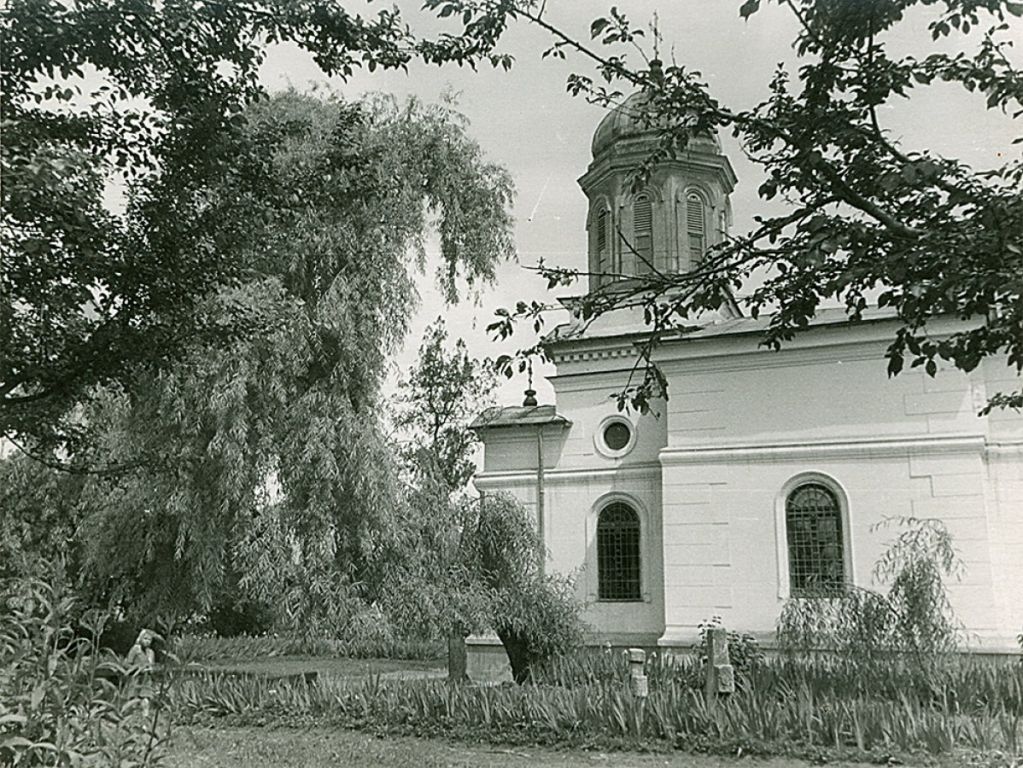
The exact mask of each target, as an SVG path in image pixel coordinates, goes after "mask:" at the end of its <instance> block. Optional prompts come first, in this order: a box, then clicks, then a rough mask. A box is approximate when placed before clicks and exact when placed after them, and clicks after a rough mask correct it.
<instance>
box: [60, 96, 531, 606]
mask: <svg viewBox="0 0 1023 768" xmlns="http://www.w3.org/2000/svg"><path fill="white" fill-rule="evenodd" d="M244 137H245V142H244V148H245V151H244V152H241V153H239V155H238V156H237V158H236V159H235V161H234V163H233V165H232V168H231V169H230V173H229V174H227V176H226V177H225V180H224V183H223V184H221V185H218V186H216V187H215V188H212V189H211V193H210V195H209V198H208V202H207V204H208V206H209V211H208V215H209V217H210V218H211V220H216V221H220V222H221V224H222V227H223V231H222V233H221V234H222V237H220V238H219V242H220V243H221V244H222V247H224V248H229V249H232V250H233V253H232V254H230V258H231V259H233V260H237V261H238V262H240V263H244V264H245V265H246V270H245V273H244V275H243V277H242V279H240V280H239V281H238V282H237V284H236V285H234V286H232V287H228V288H225V289H222V290H221V291H219V292H218V293H217V294H215V295H214V296H212V297H211V298H210V299H208V300H206V301H204V302H201V303H200V304H199V305H198V306H197V309H196V311H198V312H200V313H203V315H204V317H205V318H206V319H207V321H208V322H209V323H210V324H212V325H215V324H216V323H218V322H221V321H223V322H230V318H233V317H235V316H237V315H244V316H245V317H247V318H249V322H250V323H252V326H251V327H252V329H253V330H252V332H250V333H248V334H246V335H245V336H244V337H243V338H239V339H236V340H235V341H234V342H233V343H231V344H229V345H226V346H224V347H222V348H217V349H214V348H210V347H209V346H208V345H206V344H204V343H197V344H196V345H195V347H194V348H193V349H192V350H191V352H190V354H188V355H187V356H186V357H185V358H184V359H183V360H182V361H181V362H179V363H178V364H177V365H175V366H174V367H172V368H171V369H169V370H167V371H164V372H161V373H159V374H155V375H152V376H150V377H147V378H145V379H143V380H139V381H137V382H135V383H133V384H132V385H131V386H128V387H123V388H120V389H114V388H107V389H105V390H103V391H101V392H100V393H99V394H98V395H97V396H95V397H94V398H92V405H91V406H90V408H89V409H88V410H87V411H86V413H85V417H84V419H83V420H84V421H85V422H87V423H89V424H90V425H92V426H93V427H95V428H96V430H95V431H96V432H98V435H99V436H98V438H97V439H96V441H95V442H93V443H92V444H91V445H90V449H89V451H88V452H85V453H83V454H82V455H81V456H80V457H79V460H81V461H84V462H86V463H87V464H89V463H91V462H93V461H95V460H96V459H97V458H98V457H102V459H103V460H104V461H107V462H111V461H112V462H116V463H118V464H120V465H138V466H136V467H135V468H134V469H132V470H130V471H125V472H120V473H117V474H114V475H103V476H94V477H92V478H90V480H89V482H88V483H86V484H85V487H84V489H83V490H82V492H81V497H80V499H81V504H82V506H83V507H84V508H85V509H86V513H85V515H84V520H83V522H82V524H81V532H82V535H81V538H80V540H81V541H82V542H83V546H85V548H86V554H85V558H84V559H85V564H86V566H85V574H86V577H87V582H88V584H89V586H90V587H91V589H92V590H93V592H94V593H95V594H99V595H108V594H109V595H112V596H116V597H117V598H118V599H120V600H121V601H122V602H124V603H125V604H127V605H130V606H132V607H133V609H135V610H136V611H138V612H140V613H143V614H146V615H152V614H153V613H161V612H162V613H171V614H175V615H182V614H184V613H188V612H189V611H191V610H194V609H195V608H197V607H199V608H201V607H203V606H209V605H210V604H211V603H212V602H213V601H215V600H216V599H217V596H218V593H220V592H221V591H222V590H223V589H224V588H225V586H228V585H230V583H231V580H232V574H233V575H234V576H237V575H238V574H239V573H240V572H244V573H246V574H247V575H248V577H249V580H248V585H247V586H248V587H249V588H250V593H252V594H254V595H255V596H257V597H258V596H260V595H262V596H263V597H265V598H266V599H267V600H268V601H270V602H272V603H273V604H274V605H276V606H277V607H278V608H280V609H281V610H282V612H283V614H284V615H283V619H284V620H290V621H291V622H293V623H294V624H296V625H302V624H305V625H306V626H308V623H309V621H310V620H311V619H312V618H315V617H320V618H322V617H323V616H325V615H327V614H330V613H331V612H332V611H333V612H337V611H338V610H343V608H344V601H343V600H342V599H341V597H342V593H343V591H344V589H345V587H346V585H347V586H349V587H351V588H352V590H354V591H357V592H358V596H359V597H361V598H366V599H372V597H373V589H374V584H375V583H377V581H378V579H377V575H378V574H379V573H380V570H379V569H380V568H381V567H382V563H383V561H384V560H385V559H386V558H387V557H389V556H391V554H393V552H394V551H395V547H397V546H398V544H399V542H398V539H397V537H398V535H399V534H398V531H399V528H400V497H401V489H400V487H399V486H398V481H397V472H396V471H395V467H394V463H393V460H392V452H391V449H390V448H389V447H388V445H387V444H386V441H385V440H384V438H383V436H382V433H381V429H380V423H379V408H380V385H381V382H382V379H383V377H384V375H385V367H386V361H387V356H388V354H389V353H390V352H392V351H393V350H394V349H395V346H396V345H397V344H398V343H399V342H400V341H401V340H402V339H403V337H404V334H405V330H406V328H407V325H408V320H409V315H410V312H411V311H412V309H413V308H414V306H415V303H416V298H417V294H416V289H415V281H416V279H418V278H419V275H420V273H421V272H422V271H423V269H424V267H425V264H426V259H425V246H426V242H427V238H429V237H431V236H432V235H433V233H436V236H437V237H438V238H439V242H440V255H441V262H442V268H441V270H440V272H439V274H438V275H437V279H438V280H439V282H440V285H441V287H442V289H443V291H444V293H445V295H446V296H447V298H448V299H449V300H450V301H455V300H456V299H457V298H458V295H459V293H460V292H462V291H464V290H471V289H472V288H473V286H476V285H478V284H479V283H480V282H481V281H488V280H490V279H492V278H493V275H494V268H495V265H496V263H497V262H498V261H499V260H501V259H503V258H506V257H508V256H509V255H510V254H511V253H512V247H511V240H510V234H509V233H510V224H511V221H510V217H509V214H508V208H509V205H510V201H511V195H512V187H511V183H510V181H509V178H508V175H507V174H506V172H505V171H504V170H502V169H501V168H499V167H497V166H494V165H492V164H490V163H488V162H487V161H486V160H485V159H484V158H483V156H482V154H481V151H480V149H479V148H478V146H477V145H476V144H475V143H474V142H473V141H472V140H471V139H470V138H469V137H468V136H467V134H466V132H465V125H464V121H463V120H462V118H460V116H459V115H457V114H456V113H455V112H453V111H452V110H450V109H448V108H445V107H427V106H423V105H421V104H418V103H415V102H412V103H409V104H405V105H399V104H397V103H396V102H394V101H393V100H389V99H385V98H379V99H374V100H371V101H369V102H366V103H346V102H343V101H340V100H320V99H316V98H312V97H309V96H301V95H298V94H296V93H288V94H285V95H281V96H278V97H275V98H273V99H270V100H268V101H262V102H259V103H257V104H255V105H253V106H251V107H250V108H249V109H248V110H247V112H246V113H245V126H244ZM239 564H243V565H239ZM353 585H357V586H353ZM335 618H337V617H335Z"/></svg>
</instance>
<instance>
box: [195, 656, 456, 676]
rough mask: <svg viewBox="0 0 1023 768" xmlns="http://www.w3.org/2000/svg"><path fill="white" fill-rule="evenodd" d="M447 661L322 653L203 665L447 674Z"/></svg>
mask: <svg viewBox="0 0 1023 768" xmlns="http://www.w3.org/2000/svg"><path fill="white" fill-rule="evenodd" d="M445 664H446V662H445V661H443V660H440V659H436V660H426V661H421V660H411V661H410V660H407V659H348V658H333V657H323V656H271V657H266V658H257V659H249V660H245V661H242V660H240V659H223V660H220V661H210V662H207V663H205V664H203V665H202V666H203V667H204V668H205V669H208V670H211V671H215V672H245V673H249V674H257V675H266V676H267V677H284V676H287V675H300V674H302V673H304V672H317V673H319V674H321V675H327V676H333V677H368V676H370V675H381V676H382V677H439V676H442V675H444V674H445V670H446V666H445Z"/></svg>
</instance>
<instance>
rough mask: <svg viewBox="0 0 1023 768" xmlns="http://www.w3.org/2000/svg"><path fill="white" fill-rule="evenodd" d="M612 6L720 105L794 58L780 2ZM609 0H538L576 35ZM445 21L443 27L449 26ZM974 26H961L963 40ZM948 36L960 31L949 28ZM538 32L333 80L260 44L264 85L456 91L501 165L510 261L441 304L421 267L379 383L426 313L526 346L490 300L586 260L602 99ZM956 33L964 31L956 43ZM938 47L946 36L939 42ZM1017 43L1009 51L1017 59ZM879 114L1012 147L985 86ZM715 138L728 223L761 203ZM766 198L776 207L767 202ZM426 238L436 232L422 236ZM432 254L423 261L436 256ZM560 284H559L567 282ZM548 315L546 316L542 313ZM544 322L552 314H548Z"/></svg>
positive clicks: (358, 6) (925, 143)
mask: <svg viewBox="0 0 1023 768" xmlns="http://www.w3.org/2000/svg"><path fill="white" fill-rule="evenodd" d="M615 4H616V5H617V7H618V8H619V10H621V11H622V12H624V13H625V14H626V15H627V16H628V17H629V18H630V19H632V20H633V21H634V22H636V23H639V24H643V25H648V24H649V23H650V22H651V21H652V19H653V16H654V14H655V13H656V14H657V18H658V24H657V26H658V29H659V30H660V32H661V36H662V38H663V42H662V43H661V47H660V57H661V58H662V59H665V60H667V61H671V60H672V59H674V60H675V61H676V62H677V63H678V64H680V65H683V66H686V67H689V68H693V69H696V70H699V71H700V72H701V73H702V74H703V76H704V79H705V81H706V82H707V83H708V84H709V85H710V88H711V93H712V95H714V96H715V97H716V98H718V99H719V100H720V101H721V102H722V103H723V104H725V105H726V106H730V107H735V108H741V107H750V106H753V105H754V104H756V103H758V102H759V101H761V100H762V99H764V98H765V97H766V95H767V85H768V81H769V79H770V77H771V74H772V73H773V71H774V69H775V67H776V66H777V65H778V64H779V63H785V64H786V65H788V66H789V68H790V71H791V70H794V69H795V65H796V62H797V59H796V57H795V54H794V52H793V51H792V49H791V41H792V40H793V39H794V37H795V33H796V21H795V19H794V18H793V17H792V16H791V14H790V13H789V12H788V11H787V10H786V9H785V8H784V7H782V6H780V5H778V4H775V3H765V4H764V7H763V8H762V9H761V11H760V12H759V13H757V14H755V15H754V16H752V17H751V19H750V20H749V21H743V20H742V19H741V18H740V17H739V13H738V9H739V6H740V5H741V2H740V0H671V1H670V2H660V3H658V2H651V1H650V0H617V2H616V3H615ZM345 5H346V6H347V7H349V8H350V9H351V10H352V11H353V12H360V13H363V14H374V13H376V12H377V11H378V10H379V9H380V8H381V7H382V6H381V4H380V3H371V2H363V1H362V0H348V1H347V2H345ZM397 5H398V7H399V8H400V9H401V11H402V13H403V14H404V15H406V16H407V17H408V19H409V21H410V23H411V24H412V26H413V29H414V30H416V31H417V32H419V33H420V34H423V35H426V34H430V33H435V32H436V31H437V30H438V29H443V28H445V27H444V24H443V23H442V22H440V21H439V20H437V19H435V18H432V17H430V16H427V15H424V13H423V12H421V11H420V10H419V6H420V5H421V0H414V1H413V2H405V1H402V2H398V3H397ZM610 5H611V2H609V1H608V0H604V1H603V2H602V1H601V0H548V2H547V8H546V12H545V13H546V18H547V19H548V20H549V21H550V22H551V23H553V24H554V25H555V26H558V27H560V28H562V29H564V31H566V32H567V33H569V34H570V35H572V36H574V37H576V38H578V39H581V40H588V39H589V25H590V22H591V21H592V20H593V19H594V18H597V17H599V16H603V15H606V14H607V11H608V7H609V6H610ZM901 26H902V27H903V28H904V29H905V32H904V33H902V34H900V35H899V36H898V37H897V38H892V39H891V45H892V49H893V51H896V52H898V53H902V54H911V53H912V54H915V55H917V56H918V57H920V58H922V57H923V56H925V55H926V54H927V53H929V52H931V51H933V50H935V44H934V43H932V42H931V40H930V36H929V35H928V34H927V32H926V29H925V19H924V18H923V16H922V15H921V14H919V13H917V14H915V15H911V16H909V17H908V18H907V21H906V22H905V23H904V24H903V25H901ZM451 31H456V30H455V29H453V28H452V29H451ZM1010 34H1011V35H1013V36H1014V37H1015V38H1016V39H1018V40H1020V41H1023V22H1021V21H1020V20H1019V19H1014V21H1013V28H1012V30H1011V31H1010ZM976 39H977V38H976V37H975V36H974V38H973V40H976ZM954 42H959V38H956V39H955V40H954ZM550 44H551V38H550V37H549V35H548V33H547V32H545V31H544V30H542V29H540V28H538V27H536V26H533V25H530V24H529V23H528V22H518V23H515V24H513V26H512V27H511V28H510V29H509V30H508V32H507V33H506V35H505V37H504V38H503V39H502V42H501V49H502V51H504V52H507V53H510V54H512V55H513V56H514V57H515V64H514V66H513V67H512V69H511V71H509V72H505V71H504V70H500V69H498V70H494V69H491V68H490V67H489V65H486V66H482V67H481V68H480V69H479V70H478V71H475V72H474V71H473V70H472V69H470V68H458V67H453V66H448V65H445V66H443V67H435V66H427V65H424V64H419V63H416V64H414V65H412V66H411V67H410V69H409V72H408V73H407V74H406V73H404V72H397V71H393V72H377V73H374V74H369V73H356V75H355V76H353V77H352V78H350V79H349V80H348V81H347V82H344V81H342V80H340V79H337V78H332V79H328V78H326V77H324V76H323V74H322V73H321V72H320V71H319V69H318V68H317V67H316V65H315V64H314V63H313V61H312V60H311V58H309V57H308V55H306V54H305V53H304V52H302V51H301V50H299V49H297V48H295V47H292V46H287V45H281V46H277V47H276V48H274V49H273V50H271V51H270V53H269V55H268V57H267V61H266V63H265V65H264V67H263V71H262V73H261V77H262V80H263V82H264V83H265V84H266V85H267V87H268V88H269V89H271V90H279V89H283V88H287V87H295V88H297V89H299V90H306V89H309V88H312V87H314V86H319V87H323V86H324V85H326V86H328V87H329V88H330V89H331V90H333V91H335V92H337V93H340V94H341V95H342V96H344V97H345V98H348V99H356V98H359V97H360V96H361V95H363V94H365V93H368V92H374V91H382V92H387V93H391V94H394V95H396V96H398V97H399V98H404V97H407V96H414V97H416V98H418V99H421V100H423V101H426V102H436V101H439V100H441V98H442V97H443V96H444V94H447V93H452V92H454V93H456V94H458V100H457V107H458V109H459V111H461V112H462V113H463V114H465V115H466V117H467V118H468V119H469V123H470V124H469V128H468V132H469V134H470V136H472V137H473V138H474V139H475V140H476V141H477V142H478V143H479V144H480V146H481V147H482V149H483V151H484V153H485V154H486V155H487V157H488V159H490V160H491V161H493V162H496V163H499V164H501V165H503V166H504V167H505V168H507V169H508V170H509V171H510V173H511V175H512V178H513V179H514V182H515V186H516V190H517V194H516V200H515V207H514V216H515V229H514V237H515V243H516V249H517V253H518V263H507V264H504V265H502V266H501V268H500V269H499V270H498V275H497V280H496V283H495V285H493V286H491V287H489V288H488V289H486V290H484V291H483V292H482V293H481V294H480V295H479V296H478V297H477V300H476V301H475V302H473V301H469V302H462V303H460V304H459V305H458V306H455V307H446V306H445V305H444V302H443V299H442V297H441V295H440V293H439V292H438V291H437V290H436V288H435V287H434V286H433V283H432V275H428V277H430V278H431V279H427V280H422V281H421V283H420V285H421V296H420V306H419V308H418V310H417V312H416V313H415V316H414V320H413V322H412V327H411V329H410V332H409V335H408V337H407V339H406V343H405V345H404V347H403V348H402V349H401V350H400V351H399V352H398V353H397V354H396V356H395V359H394V362H393V365H392V374H391V377H390V380H389V383H388V386H387V388H386V389H385V392H387V391H389V392H393V391H394V387H395V383H396V381H397V380H398V378H399V375H400V372H401V371H402V370H407V369H408V368H409V367H411V366H412V365H413V364H414V362H415V359H416V355H417V350H418V347H419V344H420V341H421V339H422V335H423V331H424V329H425V327H426V326H427V324H429V323H430V322H431V321H433V320H434V319H436V318H437V317H438V316H439V315H443V316H444V317H445V319H446V322H447V326H448V330H449V335H450V336H451V337H453V338H458V337H461V338H463V339H464V340H465V342H466V344H467V345H468V347H469V350H470V352H472V353H473V354H475V355H477V356H480V357H483V356H490V357H496V356H497V355H498V354H502V353H510V352H511V351H513V349H514V348H515V347H519V346H522V347H524V346H528V345H529V344H531V343H533V340H534V338H535V337H534V336H532V335H531V334H528V333H526V332H525V329H523V330H522V332H521V333H517V334H516V336H514V337H513V338H512V339H511V340H509V341H505V342H500V343H499V342H495V341H493V340H492V339H491V338H490V337H489V335H488V334H487V332H486V326H487V324H488V323H489V322H491V321H492V319H493V313H494V310H495V309H496V308H498V307H510V306H511V305H513V304H514V303H515V302H516V301H517V300H527V301H528V300H533V299H536V300H541V301H551V300H552V299H553V298H554V294H551V293H549V292H547V291H546V285H545V281H543V280H541V279H539V278H537V277H536V276H535V275H533V274H531V273H530V272H529V271H528V270H527V269H526V267H528V266H529V265H533V264H535V263H536V262H537V260H538V259H540V258H542V259H544V261H545V262H547V263H548V264H557V265H561V266H565V267H575V268H584V267H585V255H586V254H585V248H586V243H585V217H586V199H585V197H584V196H583V194H582V192H581V190H580V189H579V186H578V184H577V182H576V179H578V178H579V177H580V176H581V175H582V174H583V173H584V172H585V171H586V168H587V165H588V163H589V161H590V159H591V157H590V139H591V137H592V135H593V131H594V129H595V128H596V127H597V124H598V123H599V122H600V120H601V118H602V117H603V115H604V114H605V113H604V110H602V109H601V108H599V107H596V106H592V105H589V104H587V103H586V101H585V100H584V99H582V98H579V97H575V98H573V97H572V96H570V95H569V94H568V93H567V92H566V89H565V80H566V77H567V76H568V75H569V74H570V73H571V72H580V73H583V74H589V75H592V74H593V71H592V67H591V65H590V64H589V63H588V62H587V61H586V60H584V59H582V58H581V57H579V56H573V55H571V54H569V56H568V59H567V60H566V61H560V60H557V59H554V58H546V59H543V58H541V53H542V52H543V51H544V50H545V49H546V48H548V47H549V46H550ZM968 44H969V43H968ZM947 45H948V43H947V42H945V43H943V49H944V50H952V49H951V48H948V47H944V46H947ZM1021 53H1023V52H1021V51H1020V50H1017V51H1016V52H1015V55H1014V60H1015V61H1016V63H1017V64H1021V63H1023V55H1021ZM880 119H881V123H882V125H883V127H884V128H886V129H889V130H891V131H892V133H893V135H894V136H896V137H898V138H901V139H902V140H904V141H905V142H906V144H905V145H906V146H907V147H909V148H911V149H912V148H920V149H924V148H926V149H931V150H932V151H935V152H938V153H939V154H945V155H949V156H953V157H958V158H959V159H961V160H963V161H965V162H967V163H969V164H971V165H973V166H974V167H975V168H987V167H993V166H995V165H999V164H1001V162H1003V155H1004V153H1007V152H1019V151H1020V149H1019V148H1020V146H1021V145H1016V146H1015V147H1013V145H1012V144H1011V142H1012V139H1013V138H1014V137H1015V136H1017V135H1019V133H1020V131H1019V126H1018V125H1013V121H1012V120H1011V119H1010V118H1009V117H1007V116H1005V115H1002V114H1000V113H998V112H990V111H986V110H985V106H984V97H983V95H981V94H971V93H968V92H966V91H963V90H961V89H957V88H952V87H950V86H947V85H945V84H939V85H936V86H932V87H930V88H927V89H923V88H921V89H916V90H914V92H913V98H912V100H911V101H910V100H906V101H904V102H902V103H899V104H895V105H892V106H890V107H888V108H886V109H885V110H884V111H883V112H882V113H881V115H880ZM721 138H722V145H723V150H724V152H725V153H726V154H727V155H728V156H729V159H730V160H731V162H732V164H733V166H734V167H735V170H736V173H737V175H738V177H739V184H738V185H737V187H736V190H735V192H734V193H733V195H732V206H733V210H734V212H735V221H734V225H733V228H732V231H733V233H741V232H743V231H744V230H745V229H747V228H748V227H749V225H750V224H751V223H752V219H753V216H755V215H758V214H763V213H766V212H767V209H766V208H765V204H764V203H763V202H762V201H761V200H760V199H759V198H758V197H757V195H756V189H757V187H758V186H759V185H760V183H761V181H762V175H761V173H760V172H759V169H758V168H757V167H756V166H755V165H753V164H752V163H750V162H749V161H748V160H747V159H746V158H745V156H744V155H743V154H742V152H741V150H740V148H739V147H738V145H737V144H736V142H735V140H734V139H732V137H731V136H728V135H725V136H722V137H721ZM774 210H776V209H774ZM432 250H433V251H434V253H435V252H436V244H435V243H434V245H433V246H432ZM435 265H436V262H435V263H434V265H432V266H431V267H428V272H429V271H430V270H431V269H432V268H435ZM581 290H582V288H580V287H578V286H573V287H572V288H570V289H568V290H567V291H565V290H563V291H562V293H566V292H567V293H570V294H571V293H579V292H581ZM552 320H556V318H552ZM550 327H553V325H552V326H550ZM544 372H553V369H552V368H551V367H546V368H545V369H543V370H538V371H537V374H538V375H537V376H536V382H535V383H536V389H537V390H538V392H539V398H540V401H541V402H553V389H552V388H551V387H550V385H549V384H548V383H546V382H545V381H543V380H542V375H541V374H542V373H544ZM525 386H526V385H525V382H524V381H523V380H521V379H518V378H516V379H514V380H512V381H511V382H508V383H506V384H504V385H503V386H502V388H501V389H500V390H499V392H498V399H499V401H500V402H502V403H503V404H517V403H518V402H519V401H520V400H521V398H522V390H523V389H524V388H525Z"/></svg>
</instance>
